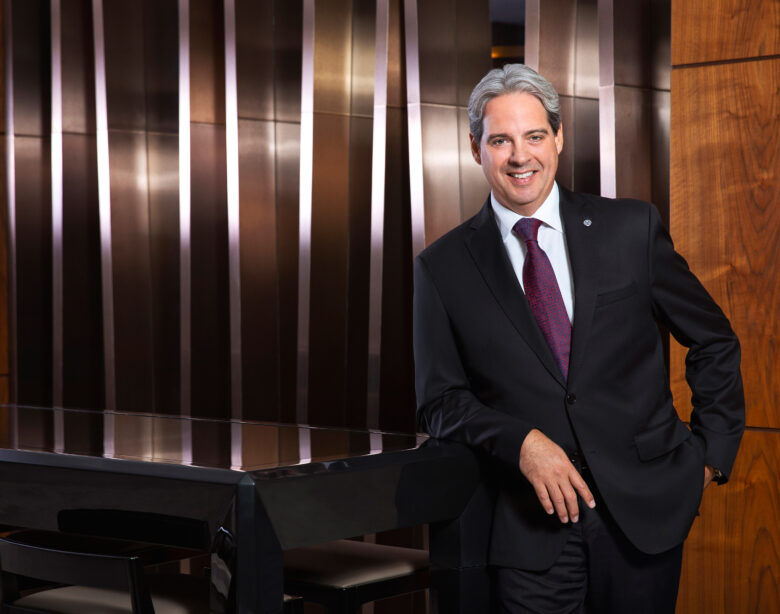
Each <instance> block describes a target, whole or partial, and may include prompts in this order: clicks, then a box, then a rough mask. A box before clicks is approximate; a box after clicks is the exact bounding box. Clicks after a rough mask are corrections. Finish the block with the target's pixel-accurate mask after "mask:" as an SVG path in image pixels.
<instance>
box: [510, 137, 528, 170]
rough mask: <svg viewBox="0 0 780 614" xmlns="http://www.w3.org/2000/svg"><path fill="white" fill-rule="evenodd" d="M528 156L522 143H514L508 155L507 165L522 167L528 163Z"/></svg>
mask: <svg viewBox="0 0 780 614" xmlns="http://www.w3.org/2000/svg"><path fill="white" fill-rule="evenodd" d="M529 158H530V156H529V155H528V150H527V149H526V148H525V145H524V144H523V142H522V141H520V142H519V143H517V142H516V143H514V144H513V145H512V150H511V152H510V154H509V163H510V164H512V165H514V166H522V165H523V164H525V163H526V162H528V160H529Z"/></svg>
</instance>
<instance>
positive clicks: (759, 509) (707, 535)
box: [677, 431, 780, 614]
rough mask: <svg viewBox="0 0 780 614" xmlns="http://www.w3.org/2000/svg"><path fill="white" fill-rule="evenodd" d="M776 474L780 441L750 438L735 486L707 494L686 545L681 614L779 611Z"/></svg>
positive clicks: (754, 434) (762, 434)
mask: <svg viewBox="0 0 780 614" xmlns="http://www.w3.org/2000/svg"><path fill="white" fill-rule="evenodd" d="M778 467H780V433H778V432H776V431H748V432H747V433H745V437H744V439H743V441H742V449H741V450H740V454H739V456H738V458H737V462H736V464H735V466H734V471H733V473H732V475H731V480H730V482H729V483H728V485H726V486H724V487H710V488H708V489H707V490H706V491H705V493H704V497H703V500H702V506H701V515H700V516H699V517H698V518H697V519H696V522H695V523H694V525H693V529H692V530H691V533H690V536H689V537H688V541H687V542H686V544H685V554H684V558H683V576H682V581H681V583H680V595H679V599H678V606H677V612H678V614H683V613H686V614H687V613H690V614H694V613H700V612H706V613H707V614H763V613H766V614H768V613H769V612H776V611H777V607H778V604H780V584H779V579H778V576H777V570H778V569H780V532H778V526H780V492H779V491H778V488H777V468H778Z"/></svg>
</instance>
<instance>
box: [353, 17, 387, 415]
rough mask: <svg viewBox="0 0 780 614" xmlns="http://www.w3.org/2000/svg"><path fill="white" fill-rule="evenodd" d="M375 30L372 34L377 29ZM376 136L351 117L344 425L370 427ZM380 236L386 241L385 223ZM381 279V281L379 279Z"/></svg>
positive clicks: (367, 123) (368, 121) (368, 123)
mask: <svg viewBox="0 0 780 614" xmlns="http://www.w3.org/2000/svg"><path fill="white" fill-rule="evenodd" d="M371 30H372V33H373V28H371ZM371 81H373V79H372V80H371ZM360 95H361V96H365V92H361V93H360ZM372 111H373V109H372ZM373 134H374V130H373V120H372V118H370V117H354V116H353V117H351V118H350V128H349V139H350V144H349V149H350V156H349V220H348V237H349V239H348V245H349V252H348V254H347V258H348V260H347V264H348V281H347V284H348V285H347V304H346V306H345V308H346V311H345V314H346V317H347V339H346V341H347V348H346V350H347V356H346V363H345V371H344V376H343V377H344V389H345V391H346V413H345V424H346V425H348V426H350V427H365V426H367V413H366V395H367V377H368V335H369V331H368V326H369V322H368V318H369V315H368V314H369V292H370V291H369V288H370V282H371V280H370V279H369V277H370V271H369V268H370V267H369V265H370V254H371V239H372V233H371V180H372V174H371V172H372V171H371V166H372V145H373V138H372V137H373ZM381 234H382V240H383V241H384V239H385V237H384V227H383V228H382V232H381ZM378 281H379V283H381V279H380V280H378ZM375 392H376V391H375ZM371 426H373V425H371Z"/></svg>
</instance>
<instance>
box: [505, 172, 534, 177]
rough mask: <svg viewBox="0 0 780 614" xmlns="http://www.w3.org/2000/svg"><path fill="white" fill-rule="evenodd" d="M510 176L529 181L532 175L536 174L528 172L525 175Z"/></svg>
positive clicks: (515, 174)
mask: <svg viewBox="0 0 780 614" xmlns="http://www.w3.org/2000/svg"><path fill="white" fill-rule="evenodd" d="M509 174H510V176H512V177H514V178H515V179H528V178H529V177H530V176H531V175H533V174H534V172H533V171H527V172H525V173H509Z"/></svg>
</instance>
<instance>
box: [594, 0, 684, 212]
mask: <svg viewBox="0 0 780 614" xmlns="http://www.w3.org/2000/svg"><path fill="white" fill-rule="evenodd" d="M669 10H670V6H669V1H668V0H653V1H650V2H648V1H644V0H634V1H633V2H611V1H606V2H600V3H599V32H600V40H599V63H600V71H599V72H600V74H599V81H600V108H599V113H600V118H599V119H600V127H599V132H600V142H601V184H602V193H603V194H604V195H606V196H630V197H634V198H642V199H645V200H653V202H655V204H656V205H657V206H658V208H659V210H660V211H661V214H662V216H664V217H667V216H668V211H669V196H668V191H669V188H668V176H669V171H668V161H669V153H668V152H669V121H668V115H669V105H668V89H669V74H670V71H671V66H670V65H669V57H670V49H669V29H670V23H669V22H670V15H669ZM664 183H665V184H666V185H664Z"/></svg>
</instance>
